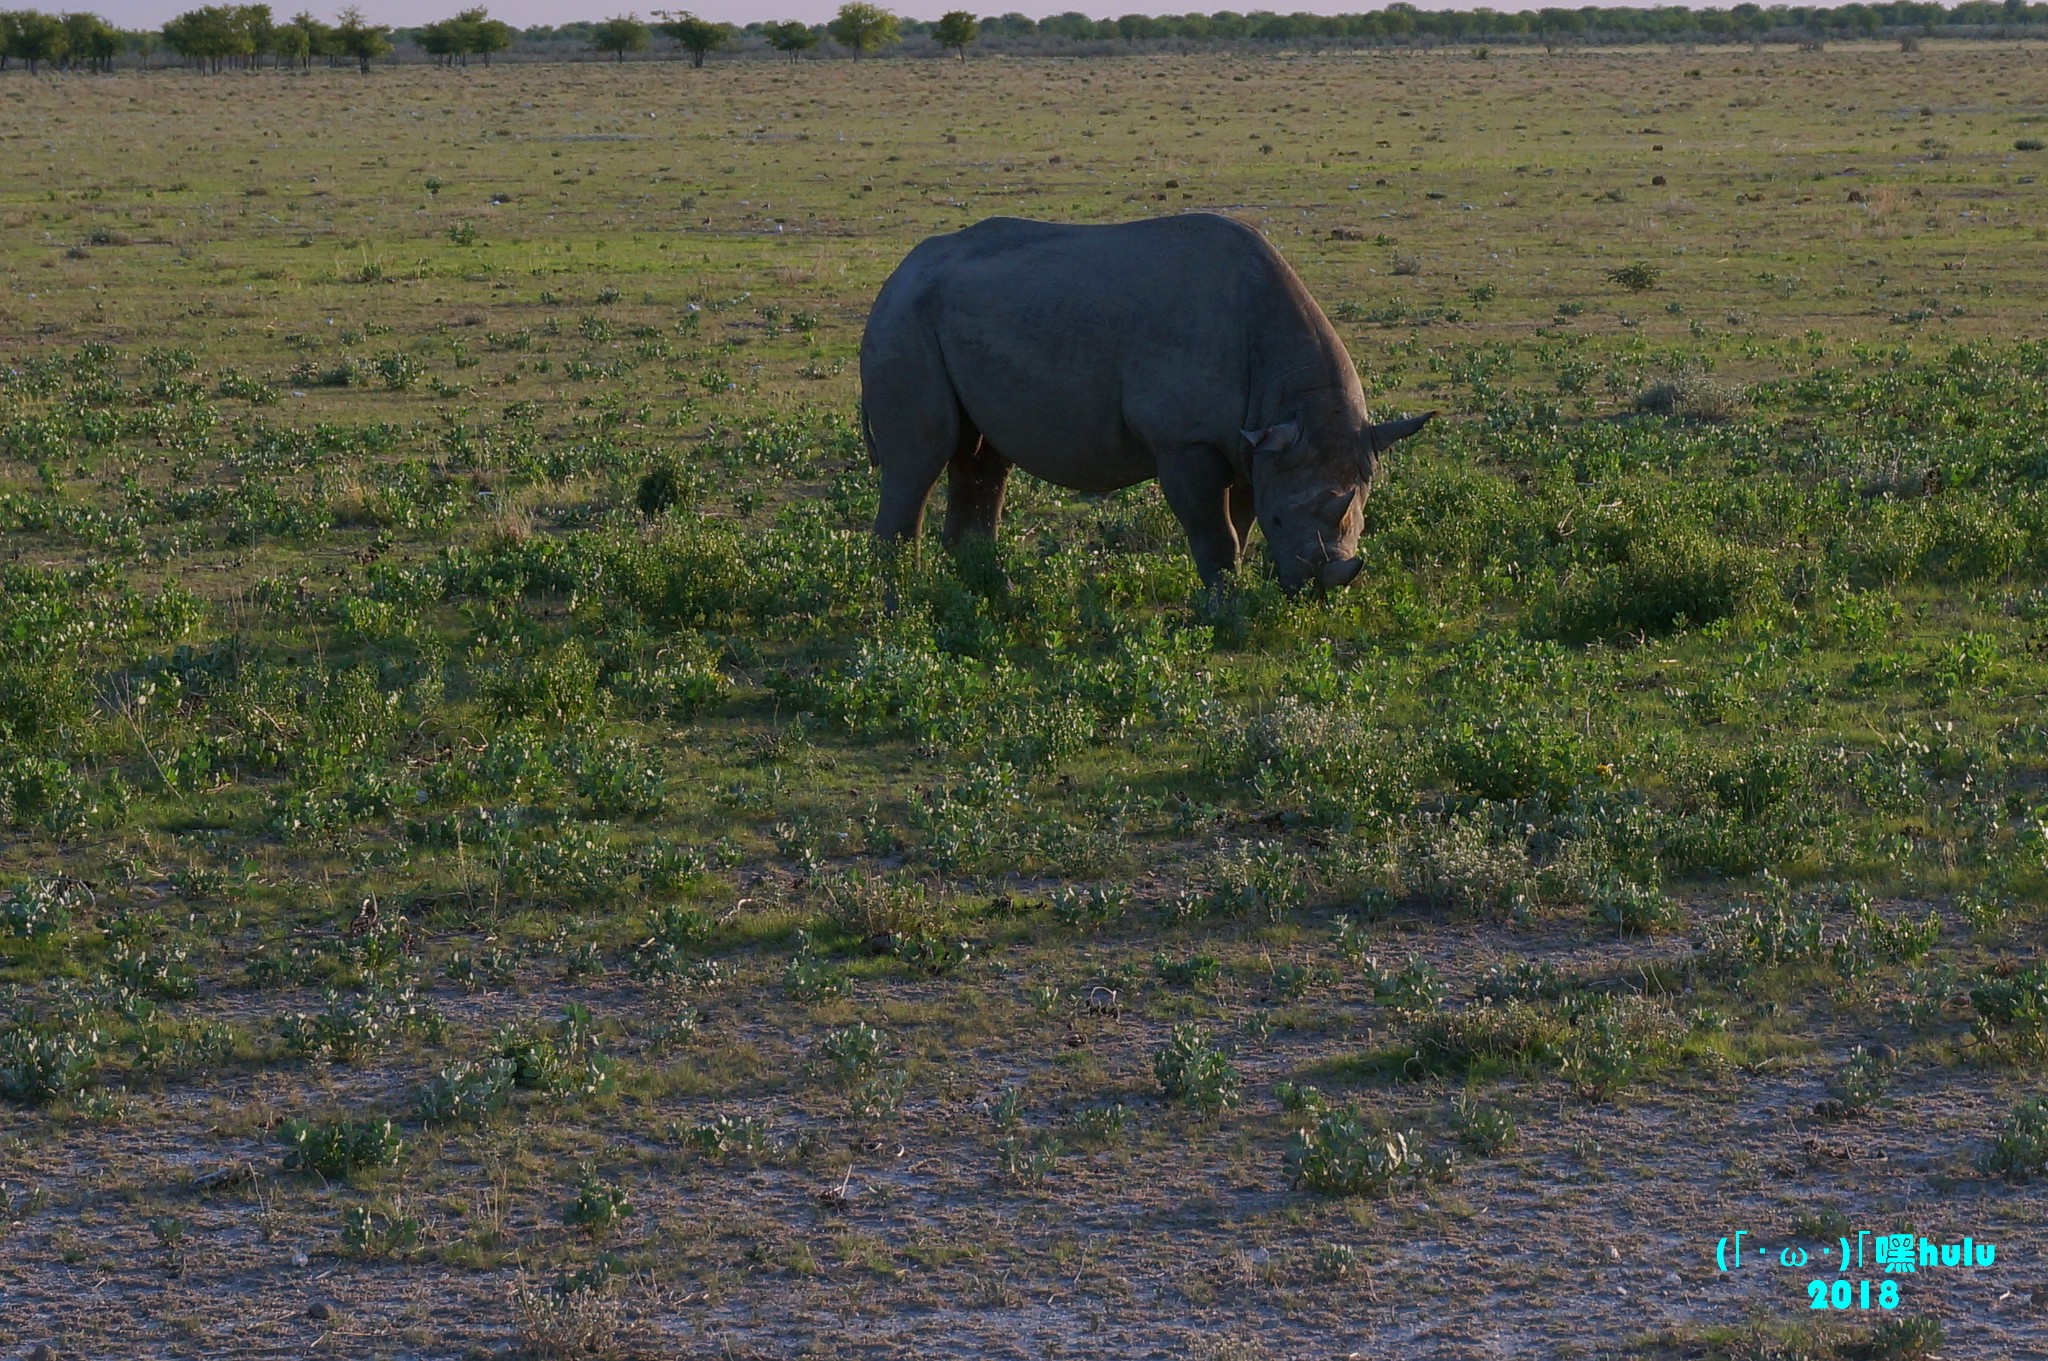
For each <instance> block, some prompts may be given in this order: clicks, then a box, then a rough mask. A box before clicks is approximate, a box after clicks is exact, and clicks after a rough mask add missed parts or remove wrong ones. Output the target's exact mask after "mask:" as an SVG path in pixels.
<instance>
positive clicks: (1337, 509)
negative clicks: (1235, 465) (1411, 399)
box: [1242, 411, 1436, 595]
mask: <svg viewBox="0 0 2048 1361" xmlns="http://www.w3.org/2000/svg"><path fill="white" fill-rule="evenodd" d="M1434 415H1436V413H1435V412H1434V411H1432V412H1429V413H1428V414H1426V415H1422V416H1411V417H1408V418H1407V419H1405V420H1398V421H1381V422H1379V423H1377V424H1374V423H1372V422H1369V421H1359V420H1346V419H1342V418H1341V417H1340V418H1339V419H1334V420H1319V421H1307V420H1302V419H1298V418H1297V419H1289V420H1283V421H1281V422H1280V423H1279V424H1277V425H1270V426H1267V427H1266V428H1265V429H1263V430H1246V431H1243V432H1242V434H1243V436H1244V442H1245V448H1246V450H1247V451H1248V457H1247V460H1246V461H1247V462H1248V463H1249V465H1250V472H1251V480H1252V505H1253V506H1254V507H1255V509H1256V511H1257V515H1258V520H1259V528H1260V529H1261V530H1262V531H1263V532H1264V533H1265V536H1266V547H1267V548H1268V549H1269V550H1270V551H1271V552H1272V554H1273V565H1274V566H1275V567H1276V568H1278V569H1279V573H1280V589H1281V590H1283V591H1286V592H1287V593H1288V594H1289V595H1293V594H1295V593H1296V592H1298V591H1300V590H1302V589H1303V588H1304V587H1306V586H1308V585H1310V584H1311V583H1313V584H1315V585H1317V586H1320V587H1323V588H1325V589H1333V588H1335V587H1338V586H1347V585H1349V584H1350V583H1351V581H1352V579H1353V578H1355V577H1356V576H1357V575H1358V571H1359V568H1360V567H1362V566H1363V565H1364V564H1363V562H1361V561H1360V559H1359V556H1358V535H1359V531H1360V530H1361V529H1363V528H1364V527H1365V498H1366V497H1367V496H1369V495H1371V494H1372V479H1373V472H1374V469H1375V466H1376V464H1377V462H1378V456H1379V455H1380V453H1381V452H1383V451H1384V450H1387V449H1390V448H1392V447H1393V446H1394V445H1395V444H1397V443H1399V442H1400V441H1402V440H1404V439H1407V438H1408V437H1409V436H1410V435H1413V434H1414V433H1415V432H1417V431H1418V430H1420V429H1422V427H1423V426H1425V425H1427V424H1429V420H1430V417H1431V416H1434Z"/></svg>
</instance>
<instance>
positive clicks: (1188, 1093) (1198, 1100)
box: [1152, 1023, 1239, 1117]
mask: <svg viewBox="0 0 2048 1361" xmlns="http://www.w3.org/2000/svg"><path fill="white" fill-rule="evenodd" d="M1152 1075H1153V1076H1154V1077H1155V1078H1157V1079H1158V1081H1159V1088H1160V1090H1161V1091H1163V1092H1165V1093H1166V1098H1167V1100H1169V1101H1177V1102H1180V1103H1181V1104H1183V1105H1187V1106H1193V1107H1194V1108H1195V1109H1196V1110H1198V1111H1200V1112H1201V1113H1202V1114H1203V1115H1204V1116H1210V1117H1213V1116H1216V1115H1220V1114H1221V1113H1222V1112H1223V1111H1225V1110H1227V1109H1229V1108H1230V1107H1232V1106H1235V1105H1236V1104H1237V1102H1238V1095H1239V1082H1238V1076H1237V1070H1236V1069H1235V1068H1233V1067H1232V1066H1231V1063H1230V1059H1229V1058H1228V1057H1227V1056H1226V1055H1225V1054H1224V1053H1223V1051H1222V1050H1220V1049H1218V1048H1216V1047H1215V1046H1214V1045H1212V1044H1210V1043H1209V1041H1208V1038H1207V1037H1206V1036H1205V1035H1203V1033H1202V1028H1201V1027H1200V1026H1198V1025H1194V1024H1192V1023H1190V1024H1186V1025H1177V1026H1175V1027H1174V1028H1173V1035H1172V1038H1171V1039H1169V1040H1168V1041H1167V1043H1166V1047H1165V1048H1164V1049H1161V1050H1160V1051H1159V1053H1158V1054H1157V1055H1155V1056H1154V1057H1153V1060H1152Z"/></svg>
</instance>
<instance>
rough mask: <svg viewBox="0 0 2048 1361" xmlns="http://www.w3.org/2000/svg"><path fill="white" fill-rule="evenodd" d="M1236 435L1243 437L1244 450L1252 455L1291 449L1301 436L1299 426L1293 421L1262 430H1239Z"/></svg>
mask: <svg viewBox="0 0 2048 1361" xmlns="http://www.w3.org/2000/svg"><path fill="white" fill-rule="evenodd" d="M1237 433H1238V434H1240V435H1243V436H1244V444H1245V448H1247V449H1249V450H1251V451H1252V452H1253V453H1255V454H1277V453H1280V452H1281V451H1283V450H1285V449H1289V448H1292V447H1293V445H1294V441H1295V440H1296V439H1298V438H1299V437H1300V435H1301V426H1300V424H1299V423H1298V422H1295V421H1282V422H1281V423H1280V424H1278V425H1269V426H1267V427H1266V428H1265V429H1264V430H1240V431H1238V432H1237Z"/></svg>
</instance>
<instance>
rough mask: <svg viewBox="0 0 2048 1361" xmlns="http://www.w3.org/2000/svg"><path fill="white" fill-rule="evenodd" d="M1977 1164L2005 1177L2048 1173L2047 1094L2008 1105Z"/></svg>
mask: <svg viewBox="0 0 2048 1361" xmlns="http://www.w3.org/2000/svg"><path fill="white" fill-rule="evenodd" d="M1978 1166H1979V1167H1981V1168H1982V1169H1983V1170H1984V1172H1985V1173H1986V1174H1987V1175H1989V1176H1994V1177H2004V1178H2005V1179H2006V1180H2007V1181H2032V1180H2034V1179H2035V1178H2037V1177H2048V1097H2038V1096H2037V1097H2034V1098H2032V1099H2030V1100H2026V1101H2022V1102H2020V1103H2019V1104H2018V1105H2016V1106H2014V1107H2013V1108H2012V1114H2010V1115H2008V1116H2007V1117H2006V1120H2005V1128H2003V1129H2001V1130H2000V1131H1999V1132H1998V1137H1997V1138H1996V1139H1994V1140H1992V1142H1991V1147H1990V1148H1988V1149H1986V1150H1985V1152H1984V1155H1983V1157H1982V1158H1980V1159H1979V1160H1978Z"/></svg>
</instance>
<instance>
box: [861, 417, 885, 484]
mask: <svg viewBox="0 0 2048 1361" xmlns="http://www.w3.org/2000/svg"><path fill="white" fill-rule="evenodd" d="M860 441H861V443H862V444H865V445H866V446H867V447H868V466H869V467H871V468H879V467H881V466H882V458H881V455H879V454H877V453H876V452H875V425H874V422H873V421H870V420H869V419H868V404H867V402H866V401H862V402H861V403H860Z"/></svg>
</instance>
